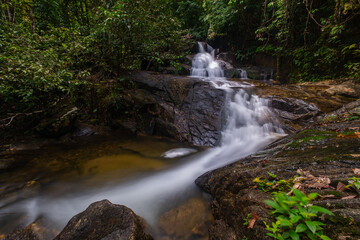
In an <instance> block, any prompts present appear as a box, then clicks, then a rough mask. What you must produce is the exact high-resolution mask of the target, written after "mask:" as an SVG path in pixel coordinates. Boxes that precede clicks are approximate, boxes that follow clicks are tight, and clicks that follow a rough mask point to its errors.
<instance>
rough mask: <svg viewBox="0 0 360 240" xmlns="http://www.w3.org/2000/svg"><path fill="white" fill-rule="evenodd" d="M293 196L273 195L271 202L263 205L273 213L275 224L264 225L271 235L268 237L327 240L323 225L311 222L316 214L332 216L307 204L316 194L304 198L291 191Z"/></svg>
mask: <svg viewBox="0 0 360 240" xmlns="http://www.w3.org/2000/svg"><path fill="white" fill-rule="evenodd" d="M293 193H294V196H288V195H286V194H285V193H274V194H273V195H274V198H273V200H266V201H265V204H267V205H268V206H270V207H271V208H272V209H275V211H273V212H272V214H273V215H274V216H275V218H276V222H273V223H272V224H271V226H270V225H268V224H267V223H265V226H266V229H267V230H268V231H270V232H271V233H270V234H268V235H269V236H271V237H273V238H274V239H284V240H288V239H292V240H297V239H301V238H302V236H304V235H306V236H307V237H308V238H310V239H319V238H320V239H327V237H326V236H325V235H323V233H322V231H321V230H322V227H321V226H324V224H323V223H322V222H319V221H313V220H312V218H314V217H317V216H318V215H317V214H318V213H322V214H328V215H333V213H332V212H330V211H329V210H327V209H326V208H323V207H319V206H314V205H310V204H309V202H310V201H311V200H313V199H315V198H317V197H318V194H316V193H314V194H309V195H308V196H306V195H305V194H304V193H303V192H301V191H299V190H297V189H293Z"/></svg>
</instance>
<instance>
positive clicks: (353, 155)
mask: <svg viewBox="0 0 360 240" xmlns="http://www.w3.org/2000/svg"><path fill="white" fill-rule="evenodd" d="M349 156H351V157H354V158H360V154H349Z"/></svg>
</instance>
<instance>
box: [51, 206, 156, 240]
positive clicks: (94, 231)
mask: <svg viewBox="0 0 360 240" xmlns="http://www.w3.org/2000/svg"><path fill="white" fill-rule="evenodd" d="M65 239H66V240H70V239H79V240H80V239H84V240H85V239H86V240H98V239H102V240H110V239H124V240H125V239H128V240H132V239H144V240H150V239H152V237H151V236H150V235H149V234H148V233H146V232H145V231H144V223H143V222H142V220H141V219H140V217H138V216H137V215H136V214H135V213H134V212H133V211H132V210H131V209H129V208H127V207H125V206H121V205H116V204H112V203H111V202H109V201H108V200H102V201H99V202H95V203H92V204H91V205H90V206H89V207H88V208H87V209H86V210H85V211H84V212H82V213H79V214H78V215H76V216H74V217H73V218H72V219H71V220H70V221H69V223H68V224H67V225H66V227H65V228H64V229H63V230H62V231H61V233H60V234H59V235H58V236H56V238H55V240H65Z"/></svg>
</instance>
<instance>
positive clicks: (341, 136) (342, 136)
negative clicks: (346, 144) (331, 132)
mask: <svg viewBox="0 0 360 240" xmlns="http://www.w3.org/2000/svg"><path fill="white" fill-rule="evenodd" d="M337 137H338V138H344V137H345V135H342V134H339V135H337Z"/></svg>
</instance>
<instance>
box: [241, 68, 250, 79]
mask: <svg viewBox="0 0 360 240" xmlns="http://www.w3.org/2000/svg"><path fill="white" fill-rule="evenodd" d="M239 71H240V78H241V79H247V78H248V74H247V72H246V70H244V69H239Z"/></svg>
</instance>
